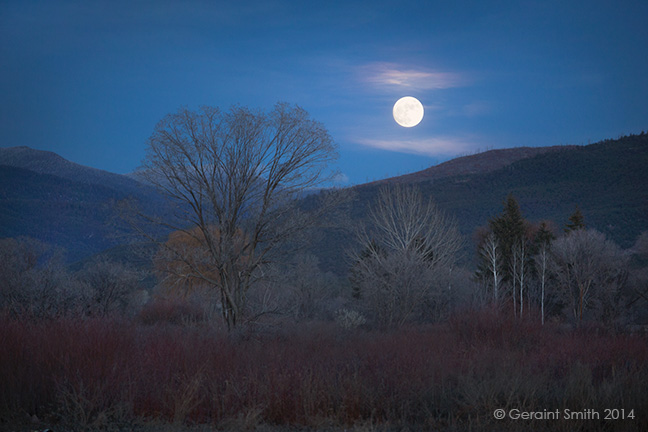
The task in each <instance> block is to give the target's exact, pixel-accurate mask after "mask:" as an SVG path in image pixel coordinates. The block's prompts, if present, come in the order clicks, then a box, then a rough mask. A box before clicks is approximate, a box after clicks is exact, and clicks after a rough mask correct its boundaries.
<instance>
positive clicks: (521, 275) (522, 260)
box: [511, 238, 529, 317]
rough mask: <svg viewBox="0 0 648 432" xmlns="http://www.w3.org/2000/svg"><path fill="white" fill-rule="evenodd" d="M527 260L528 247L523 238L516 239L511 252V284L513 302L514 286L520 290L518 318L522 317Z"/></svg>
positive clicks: (527, 268)
mask: <svg viewBox="0 0 648 432" xmlns="http://www.w3.org/2000/svg"><path fill="white" fill-rule="evenodd" d="M528 259H529V246H528V244H527V241H526V239H525V238H520V239H518V240H517V241H516V242H515V244H514V245H513V248H512V250H511V266H512V268H513V270H512V272H511V273H512V274H513V278H514V283H513V301H514V302H515V286H516V283H515V282H517V286H518V287H519V289H520V293H519V294H520V317H523V316H524V290H525V288H526V283H527V278H528V272H529V267H528V265H527V261H528Z"/></svg>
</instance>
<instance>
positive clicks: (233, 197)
mask: <svg viewBox="0 0 648 432" xmlns="http://www.w3.org/2000/svg"><path fill="white" fill-rule="evenodd" d="M336 157H337V151H336V146H335V145H334V143H333V141H332V140H331V137H330V136H329V134H328V132H327V131H326V129H325V128H324V126H323V125H322V124H321V123H319V122H317V121H314V120H312V119H311V118H310V116H309V115H308V113H307V112H306V111H304V110H303V109H301V108H299V107H292V106H289V105H287V104H283V103H282V104H277V105H276V106H275V107H274V109H272V110H271V111H269V112H263V111H253V110H250V109H248V108H244V107H239V106H235V107H233V108H231V109H230V110H229V111H227V112H223V111H221V110H219V109H218V108H211V107H203V108H201V109H200V110H198V111H191V110H189V109H181V110H180V111H179V112H177V113H176V114H170V115H168V116H166V117H165V118H164V119H163V120H162V121H161V122H160V123H158V125H157V126H156V128H155V131H154V132H153V135H152V136H151V138H150V139H149V145H148V152H147V155H146V158H145V160H144V162H143V164H142V167H141V169H140V171H139V174H140V175H141V176H142V177H143V178H144V179H145V180H147V181H148V182H149V183H152V184H153V185H155V186H156V187H157V188H159V189H160V190H161V191H162V192H163V193H164V194H165V195H166V196H167V197H168V198H170V199H171V200H173V201H175V202H177V203H178V204H179V207H178V208H181V209H183V210H181V214H179V215H178V216H179V217H178V220H179V221H181V222H179V223H171V222H168V221H167V222H166V223H167V226H168V227H169V228H171V229H173V230H175V231H180V232H183V233H184V234H185V235H186V236H187V239H188V238H192V239H193V242H189V241H185V242H183V247H182V248H180V247H178V248H174V247H173V242H167V244H166V245H165V247H166V248H167V249H168V250H169V252H171V253H172V254H173V255H175V260H181V261H183V262H184V263H185V264H186V268H185V269H184V270H185V271H184V277H189V278H199V279H201V280H203V281H204V282H205V283H206V284H208V285H210V286H212V287H214V289H215V290H216V291H217V292H218V294H219V296H220V303H221V307H222V313H223V317H224V319H225V321H226V322H227V324H228V326H233V325H236V321H237V319H239V318H240V317H241V314H242V312H243V308H244V306H245V295H246V292H247V290H248V288H249V287H250V284H251V283H252V280H253V277H254V274H255V272H256V271H257V270H258V269H259V268H260V266H261V265H262V264H263V263H264V262H266V261H267V260H268V258H269V254H270V252H272V251H273V250H275V249H276V247H277V246H278V245H279V244H281V243H282V242H283V241H284V240H286V239H287V238H289V237H290V236H291V235H292V234H294V233H296V232H298V231H300V230H302V229H303V228H305V227H306V226H307V225H308V221H307V220H306V218H304V217H302V215H301V214H300V213H299V212H298V211H296V209H295V207H294V201H295V199H296V198H298V197H299V196H300V195H301V194H303V193H304V192H305V191H307V190H309V189H312V188H316V187H318V186H321V185H322V184H323V183H325V182H327V181H329V180H331V179H332V178H333V177H334V175H335V173H334V172H332V171H329V170H328V166H329V164H330V163H331V162H332V161H334V160H335V159H336ZM242 239H244V241H242ZM188 243H192V244H195V245H196V247H199V248H200V249H201V252H200V256H201V260H200V265H196V260H195V259H194V258H195V256H196V254H195V252H192V253H189V254H188V253H186V249H187V248H186V247H185V246H186V244H188ZM242 256H245V257H246V259H244V260H243V259H240V258H241V257H242ZM206 268H208V269H209V270H208V271H206V270H205V269H206Z"/></svg>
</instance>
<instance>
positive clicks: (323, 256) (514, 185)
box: [313, 134, 648, 273]
mask: <svg viewBox="0 0 648 432" xmlns="http://www.w3.org/2000/svg"><path fill="white" fill-rule="evenodd" d="M547 149H548V150H547ZM516 150H517V149H507V151H504V152H501V151H495V150H494V151H491V152H486V153H482V154H479V155H473V156H466V157H464V158H459V159H455V160H452V161H449V162H446V163H445V164H441V165H439V166H438V167H441V168H440V169H438V170H436V171H435V170H434V168H437V167H432V168H430V169H428V170H425V171H421V172H419V173H414V174H412V175H410V176H401V177H395V178H391V179H386V180H384V181H382V182H375V183H370V184H365V185H360V186H357V187H355V188H354V190H355V199H354V203H353V206H352V208H351V210H350V212H351V214H350V219H352V220H354V221H356V222H361V221H362V220H364V219H365V218H366V216H367V210H368V208H369V205H370V204H371V203H372V202H373V201H374V200H375V198H376V196H377V193H378V190H379V188H380V187H381V186H383V185H384V184H388V183H415V184H417V185H418V186H419V187H420V188H421V189H422V191H423V192H424V194H425V195H426V196H432V197H433V199H434V200H435V202H436V203H437V204H438V206H439V207H440V208H442V209H444V210H445V211H447V212H448V213H449V214H450V215H452V216H453V217H455V218H456V219H457V221H458V223H459V228H460V230H461V232H462V233H463V234H464V237H465V240H466V245H465V249H464V255H465V256H464V259H465V260H467V261H471V260H472V259H473V258H474V244H473V241H472V240H473V238H472V237H473V234H474V232H475V230H476V228H477V227H479V226H481V225H485V224H487V222H488V220H489V219H490V218H492V217H494V216H496V215H497V214H499V213H501V211H502V206H503V202H504V199H505V198H506V196H507V194H509V193H512V194H513V195H514V196H515V197H516V198H517V199H518V201H519V203H520V206H521V209H522V212H523V213H524V216H525V217H526V218H527V219H528V220H530V221H541V220H551V221H554V223H555V225H556V226H557V227H559V228H561V229H562V227H563V226H564V224H565V223H566V221H567V219H568V217H569V216H570V215H571V213H572V212H573V211H574V210H575V208H576V206H577V205H578V206H579V207H580V209H581V210H582V212H583V214H584V216H585V223H586V225H587V226H588V227H591V228H595V229H597V230H600V231H602V232H604V233H605V234H606V235H608V237H610V238H611V239H613V240H614V241H615V242H617V243H618V244H619V245H621V246H622V247H624V248H627V247H629V246H631V245H632V244H633V242H634V241H635V240H636V238H637V236H638V235H639V233H641V232H642V231H644V230H648V135H645V134H644V135H633V136H629V137H624V138H620V139H618V140H606V141H603V142H600V143H596V144H591V145H587V146H571V147H548V148H545V149H544V150H546V151H542V149H541V150H540V151H538V152H536V154H535V155H532V156H531V157H526V158H522V157H520V158H517V157H518V156H520V155H523V154H524V153H523V151H520V152H517V151H516ZM530 154H533V151H532V152H531V153H530ZM511 155H514V156H511ZM494 156H498V157H499V156H503V158H504V157H506V156H509V157H513V158H517V160H515V161H514V162H512V163H509V164H505V165H504V166H502V167H500V168H498V169H492V167H493V165H494V164H496V163H497V162H495V159H496V158H495V157H494ZM485 160H491V161H493V162H492V163H491V164H482V162H484V161H485ZM442 165H445V166H443V167H442ZM448 167H451V168H452V169H450V168H448ZM470 167H474V169H475V171H476V172H470V171H469V170H470ZM423 173H427V175H428V177H427V178H424V174H423ZM408 178H409V179H410V181H406V179H408ZM353 244H354V240H353V235H352V233H351V232H345V231H343V230H327V232H326V235H322V234H320V235H319V237H318V239H317V240H316V241H315V242H314V243H313V250H314V251H317V254H318V256H319V258H320V262H321V263H322V265H323V267H324V268H325V269H327V270H333V271H336V272H338V273H340V272H344V271H345V270H346V263H342V262H341V261H340V251H343V250H344V249H346V248H349V247H353Z"/></svg>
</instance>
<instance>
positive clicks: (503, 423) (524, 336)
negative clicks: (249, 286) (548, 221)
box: [0, 309, 648, 431]
mask: <svg viewBox="0 0 648 432" xmlns="http://www.w3.org/2000/svg"><path fill="white" fill-rule="evenodd" d="M171 321H177V320H174V315H173V313H170V309H166V310H161V311H158V312H155V311H153V312H152V311H148V313H147V314H144V315H142V314H140V315H139V316H138V317H135V318H131V319H126V318H119V319H118V318H108V317H104V318H85V319H81V320H80V319H78V318H74V319H72V318H70V319H68V318H56V319H41V320H35V321H34V320H29V319H26V318H16V317H13V318H12V317H9V316H7V315H5V316H3V317H1V318H0V346H1V347H2V350H0V383H2V385H0V429H2V430H33V429H36V428H38V427H43V428H44V427H45V426H47V427H50V428H52V429H53V430H55V431H59V430H74V431H79V430H133V429H138V428H140V429H142V430H183V429H184V428H197V429H198V428H205V429H206V428H207V427H209V430H215V429H218V430H255V429H258V430H356V431H360V430H362V431H369V430H448V431H452V430H552V431H556V430H557V431H576V430H587V431H596V430H601V431H602V430H606V431H618V430H648V415H647V413H648V392H646V388H647V384H648V341H647V340H646V337H645V335H639V334H613V333H611V332H608V331H606V330H603V329H601V328H593V327H587V328H585V327H581V328H580V329H571V328H565V327H558V326H557V325H545V326H544V327H542V326H541V325H540V324H539V320H538V319H537V316H536V317H532V316H529V318H527V319H526V320H519V319H515V318H513V317H512V316H511V314H510V313H502V312H501V311H499V312H498V311H494V310H490V309H482V310H472V311H464V312H463V313H457V314H455V315H453V316H452V317H451V318H450V320H448V321H447V322H446V323H443V324H428V325H424V324H419V325H412V326H404V327H401V328H400V329H398V330H392V331H387V332H376V331H373V330H368V329H363V328H356V329H354V330H343V329H341V328H340V327H339V326H336V325H335V324H333V323H304V324H301V325H300V326H297V327H295V326H294V325H293V326H290V325H284V326H282V325H281V324H280V323H275V325H274V326H272V327H265V330H255V331H253V330H251V329H250V328H248V329H247V330H239V331H236V332H226V331H224V330H222V329H218V328H216V327H214V325H213V324H207V323H204V322H203V323H200V322H195V321H194V322H192V323H190V322H189V321H188V320H184V323H180V324H178V323H173V322H171ZM496 409H504V410H505V411H506V412H507V413H509V412H510V410H519V412H531V411H535V412H547V411H553V412H555V411H556V410H559V411H560V418H559V419H544V420H543V419H533V420H521V419H520V420H512V419H510V418H507V419H504V420H496V419H495V418H494V416H493V412H494V410H496ZM606 409H607V410H618V411H612V412H611V413H610V412H608V411H606ZM564 410H571V412H574V411H577V412H581V413H582V412H590V413H592V412H596V413H599V415H600V418H599V419H595V418H594V419H587V416H581V417H584V418H581V419H570V420H566V419H564V418H562V417H563V411H564ZM621 410H623V414H622V411H621ZM512 412H513V413H517V411H512ZM606 415H611V416H613V417H620V416H625V417H626V419H624V420H622V419H620V418H619V419H607V420H606V419H605V416H606ZM589 416H590V417H592V415H589ZM627 417H632V418H627ZM24 425H27V426H26V427H27V429H26V427H23V426H24ZM162 425H164V426H162ZM201 425H202V426H201ZM162 427H164V428H166V429H161V428H162ZM405 428H409V429H405Z"/></svg>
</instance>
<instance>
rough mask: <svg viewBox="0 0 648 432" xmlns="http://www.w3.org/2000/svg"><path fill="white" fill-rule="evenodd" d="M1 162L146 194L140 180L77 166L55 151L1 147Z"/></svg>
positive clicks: (83, 181)
mask: <svg viewBox="0 0 648 432" xmlns="http://www.w3.org/2000/svg"><path fill="white" fill-rule="evenodd" d="M0 165H8V166H13V167H18V168H25V169H28V170H30V171H34V172H36V173H39V174H51V175H55V176H57V177H61V178H64V179H68V180H72V181H75V182H79V183H85V184H96V185H103V186H108V187H111V188H113V189H115V190H119V191H121V192H125V193H127V194H141V193H144V194H146V193H149V192H147V191H142V188H143V187H144V186H143V185H142V184H141V183H140V182H138V181H136V180H134V179H133V178H130V177H128V176H124V175H120V174H114V173H111V172H108V171H103V170H99V169H96V168H90V167H87V166H83V165H79V164H76V163H74V162H70V161H69V160H67V159H64V158H63V157H61V156H59V155H57V154H56V153H53V152H50V151H43V150H34V149H32V148H29V147H8V148H0Z"/></svg>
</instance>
